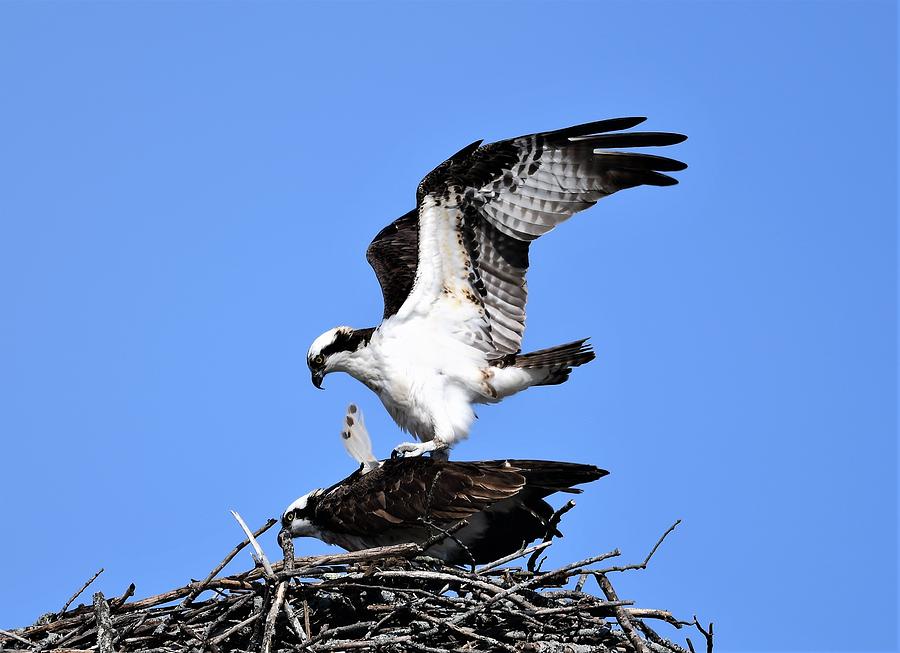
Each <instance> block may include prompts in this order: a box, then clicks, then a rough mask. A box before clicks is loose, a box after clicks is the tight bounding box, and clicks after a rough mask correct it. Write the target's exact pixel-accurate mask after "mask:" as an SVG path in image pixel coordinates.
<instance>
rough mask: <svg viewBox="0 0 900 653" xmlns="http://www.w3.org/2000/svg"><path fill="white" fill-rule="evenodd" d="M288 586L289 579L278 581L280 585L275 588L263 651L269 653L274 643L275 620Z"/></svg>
mask: <svg viewBox="0 0 900 653" xmlns="http://www.w3.org/2000/svg"><path fill="white" fill-rule="evenodd" d="M286 586H287V581H284V580H283V581H281V582H280V583H278V587H277V589H276V590H275V600H274V601H272V607H271V608H270V609H269V614H268V615H267V616H266V626H265V630H264V631H263V640H262V653H269V648H270V647H271V645H272V635H274V634H275V620H276V619H278V613H279V612H281V604H282V602H283V601H284V590H285V587H286Z"/></svg>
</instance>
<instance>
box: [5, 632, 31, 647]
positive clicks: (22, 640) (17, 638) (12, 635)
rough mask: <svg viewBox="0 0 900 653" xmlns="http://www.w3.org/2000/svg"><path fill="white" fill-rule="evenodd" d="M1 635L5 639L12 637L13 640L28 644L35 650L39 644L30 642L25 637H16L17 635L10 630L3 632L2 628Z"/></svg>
mask: <svg viewBox="0 0 900 653" xmlns="http://www.w3.org/2000/svg"><path fill="white" fill-rule="evenodd" d="M0 635H3V636H4V637H11V638H12V639H14V640H16V641H18V642H22V643H23V644H26V645H27V646H28V647H29V648H33V647H35V646H37V644H35V643H34V642H29V641H28V640H27V639H25V638H24V637H20V636H19V635H16V634H15V633H11V632H9V631H8V630H3V629H2V628H0Z"/></svg>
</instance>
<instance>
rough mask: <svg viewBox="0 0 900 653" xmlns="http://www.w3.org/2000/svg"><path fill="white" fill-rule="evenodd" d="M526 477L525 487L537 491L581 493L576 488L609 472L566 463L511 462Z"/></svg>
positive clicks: (545, 461) (546, 461) (543, 461)
mask: <svg viewBox="0 0 900 653" xmlns="http://www.w3.org/2000/svg"><path fill="white" fill-rule="evenodd" d="M509 464H510V465H512V466H513V467H516V468H517V469H519V470H520V471H521V473H522V475H523V476H524V477H525V486H526V487H529V488H534V489H536V490H542V491H546V492H547V494H550V493H552V492H571V493H579V492H581V490H578V489H575V487H574V486H576V485H581V484H582V483H590V482H591V481H596V480H597V479H598V478H603V477H604V476H606V475H607V474H609V472H608V471H606V470H605V469H600V468H599V467H595V466H594V465H583V464H580V463H564V462H556V461H553V460H510V461H509Z"/></svg>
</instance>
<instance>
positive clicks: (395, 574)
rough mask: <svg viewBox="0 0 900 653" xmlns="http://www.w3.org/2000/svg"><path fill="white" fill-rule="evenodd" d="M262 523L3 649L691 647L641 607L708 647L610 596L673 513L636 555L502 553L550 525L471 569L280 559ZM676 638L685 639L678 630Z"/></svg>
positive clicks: (392, 550)
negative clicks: (212, 559)
mask: <svg viewBox="0 0 900 653" xmlns="http://www.w3.org/2000/svg"><path fill="white" fill-rule="evenodd" d="M238 521H239V522H242V521H243V520H240V519H238ZM271 525H272V524H271V522H269V523H267V524H266V525H264V526H263V527H262V528H261V529H259V530H257V531H256V532H255V533H250V530H249V528H246V524H242V528H245V531H246V534H247V537H246V538H245V539H244V540H243V542H242V543H241V544H239V545H238V546H236V547H235V548H234V549H233V550H232V551H231V553H229V554H228V556H226V557H225V559H224V560H223V561H222V563H220V564H219V565H217V566H216V567H215V568H214V569H213V570H212V571H211V572H210V573H209V574H208V575H207V576H206V578H205V579H204V580H203V581H200V582H192V583H189V584H187V585H185V586H183V587H179V588H175V589H173V590H170V591H168V592H164V593H163V594H159V595H157V596H151V597H147V598H143V599H140V600H137V601H131V602H128V599H129V598H130V597H131V595H132V594H133V592H134V588H133V587H129V588H128V590H126V592H125V593H124V594H123V595H122V596H120V597H118V598H115V599H112V600H111V601H109V602H107V601H106V600H105V599H104V598H103V596H102V594H100V593H97V594H96V595H95V596H94V605H93V606H79V607H77V608H73V609H67V610H63V611H61V612H59V613H57V614H53V615H45V617H43V618H42V620H41V622H40V623H39V624H37V625H35V626H31V627H28V628H21V629H17V630H0V653H12V652H13V651H22V652H23V653H24V652H25V651H28V652H29V653H51V652H53V653H64V651H67V652H68V653H75V652H76V651H77V652H78V653H81V652H85V653H86V652H87V651H89V650H90V651H94V652H97V653H107V652H111V651H113V650H115V651H117V652H119V653H132V652H134V653H183V652H188V653H202V652H205V651H211V652H212V653H225V652H228V651H260V652H261V653H286V652H288V651H290V652H298V653H299V652H303V651H309V652H313V653H315V652H319V653H324V652H326V651H364V652H365V651H380V652H386V653H400V652H402V651H425V652H435V651H441V652H444V651H467V652H470V653H474V652H478V651H482V652H484V651H507V652H514V651H535V652H544V653H555V652H560V651H569V652H573V653H578V652H581V651H592V652H599V653H612V652H613V651H615V652H616V653H623V652H629V651H630V652H635V653H687V650H686V649H685V648H684V647H682V646H681V645H680V644H677V643H675V642H673V641H670V640H669V639H666V638H664V637H662V636H660V635H659V634H658V633H656V632H655V631H654V630H653V629H652V628H650V627H649V626H647V624H645V623H644V621H643V620H644V619H648V620H649V619H654V620H656V623H658V624H663V625H666V624H668V625H670V626H672V627H674V628H681V627H683V626H693V627H695V628H696V629H697V630H698V631H699V632H700V633H701V634H702V635H703V637H704V639H705V640H706V645H707V646H706V648H707V651H708V652H709V651H711V650H712V625H709V626H708V627H703V626H702V625H701V624H700V622H699V621H697V620H696V618H695V619H694V620H693V621H682V620H679V619H677V618H676V617H674V616H673V615H672V614H671V613H669V612H667V611H665V610H657V609H650V608H638V607H632V606H633V605H634V601H632V600H627V599H626V600H622V599H619V597H618V596H617V594H616V592H615V590H614V589H613V588H612V584H611V583H610V581H609V578H608V577H607V576H606V574H607V573H610V572H613V571H624V570H626V569H645V568H646V567H647V565H648V563H649V562H650V559H651V558H652V557H653V554H654V553H655V552H656V550H657V549H658V548H659V546H660V545H661V544H662V542H663V540H664V539H665V538H666V536H667V535H668V534H669V533H670V532H671V531H672V528H674V526H673V527H672V528H670V529H669V530H668V531H666V532H665V533H664V534H663V536H662V537H661V538H660V539H659V541H658V542H657V543H656V545H655V546H654V547H653V549H652V550H651V551H650V553H649V555H648V556H647V557H646V558H645V559H644V561H643V562H642V563H639V564H635V565H622V566H620V567H610V568H607V569H591V568H590V565H594V564H596V563H597V562H599V561H602V560H606V559H609V558H613V557H616V556H618V555H619V553H618V551H610V552H607V553H602V554H599V555H595V556H591V557H589V558H586V559H585V560H581V561H579V562H575V563H571V564H568V565H564V566H562V567H559V568H558V569H554V570H551V571H547V572H543V573H541V572H535V571H532V570H530V569H529V568H528V567H529V566H528V564H524V565H522V566H518V567H513V566H508V565H509V564H510V563H512V562H514V561H516V560H519V559H521V558H524V557H526V556H529V555H533V554H537V553H540V552H541V551H545V550H546V549H547V548H548V547H550V546H551V542H550V538H549V537H548V540H547V541H546V542H542V543H540V544H538V545H536V546H533V547H530V548H527V549H523V550H522V551H519V552H517V553H516V554H513V555H510V556H505V557H504V558H502V559H500V560H497V561H495V562H494V563H491V564H488V565H484V566H482V567H481V569H476V570H472V571H468V570H465V569H462V568H460V567H453V566H449V565H446V564H444V563H442V562H440V561H438V560H435V559H433V558H427V557H424V556H423V555H422V551H423V548H422V547H419V546H417V545H415V544H402V545H396V546H388V547H381V548H378V549H369V550H366V551H356V552H353V553H342V554H336V555H324V556H312V557H300V558H296V557H294V554H293V547H292V545H291V542H290V540H289V539H285V538H279V543H280V544H282V545H283V551H284V553H285V560H284V561H279V562H274V563H270V562H269V559H268V558H266V556H265V554H264V553H263V551H262V548H261V547H260V546H259V544H258V542H256V541H255V539H256V537H258V536H259V535H260V534H261V533H262V532H264V531H265V530H266V529H267V528H269V527H270V526H271ZM450 535H451V533H447V534H446V535H444V536H445V537H449V536H450ZM247 545H250V546H251V547H252V548H253V549H254V550H255V552H256V556H255V558H256V560H257V561H258V563H257V566H255V567H254V568H252V569H249V570H247V571H244V572H241V573H237V574H234V575H231V576H228V577H223V578H217V576H218V574H219V572H221V570H222V569H223V568H224V567H225V565H226V564H227V563H228V562H229V561H230V560H231V559H233V558H234V557H235V555H237V553H238V552H240V551H241V550H242V549H243V548H244V547H246V546H247ZM591 576H593V577H594V578H596V579H597V581H598V583H599V584H600V587H601V589H602V591H603V593H604V594H605V597H602V596H595V595H592V594H588V593H586V592H584V591H582V590H583V585H584V583H583V581H582V580H581V579H583V578H589V577H591ZM576 580H578V583H577V584H576V583H575V581H576ZM89 584H90V582H88V583H86V584H85V587H87V586H88V585H89ZM83 590H84V588H82V590H80V591H79V593H78V594H80V592H81V591H83ZM78 594H76V595H75V597H77V595H78ZM201 595H206V596H207V598H205V599H203V600H200V598H201ZM75 597H73V599H72V601H74V598H75ZM69 603H71V601H70V602H69ZM301 615H302V616H301ZM686 646H687V647H688V648H692V647H693V644H692V643H690V641H689V640H687V642H686Z"/></svg>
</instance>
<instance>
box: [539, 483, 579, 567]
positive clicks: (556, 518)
mask: <svg viewBox="0 0 900 653" xmlns="http://www.w3.org/2000/svg"><path fill="white" fill-rule="evenodd" d="M574 507H575V501H574V500H569V501H566V503H565V505H563V507H562V508H560V509H559V510H557V511H556V512H554V513H553V515H552V516H551V517H550V521H548V522H547V532H546V533H545V534H544V539H543V542H544V543H545V544H549V543H550V542H551V541H553V537H554V536H555V535H556V533H557V530H556V527H557V526H559V522H560V520H561V519H562V516H563V515H565V514H566V513H567V512H569V511H570V510H571V509H572V508H574ZM542 550H543V549H539V550H537V551H535V552H534V553H532V554H531V557H530V558H528V571H534V563H535V562H537V559H538V555H539V554H540V552H541V551H542Z"/></svg>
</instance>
